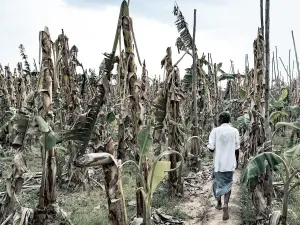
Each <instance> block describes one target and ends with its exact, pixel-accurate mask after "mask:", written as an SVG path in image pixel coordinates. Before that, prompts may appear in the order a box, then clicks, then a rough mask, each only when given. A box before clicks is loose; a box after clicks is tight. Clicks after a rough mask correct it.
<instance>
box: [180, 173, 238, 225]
mask: <svg viewBox="0 0 300 225" xmlns="http://www.w3.org/2000/svg"><path fill="white" fill-rule="evenodd" d="M210 171H211V170H210V169H208V168H207V169H206V170H204V171H203V172H200V173H198V174H196V177H197V178H196V179H195V180H193V181H190V182H189V181H188V180H187V181H186V183H185V184H186V186H185V189H186V190H185V200H184V202H183V207H184V209H185V210H184V211H185V213H186V214H187V215H188V216H189V217H190V218H189V219H188V220H186V221H185V222H184V224H186V225H196V224H197V225H221V224H230V225H240V224H242V222H241V218H240V207H239V202H240V193H239V191H240V190H239V183H240V176H241V171H240V170H236V171H235V173H234V178H233V186H232V193H231V197H230V202H229V216H230V218H229V220H228V221H223V220H222V215H223V211H222V210H217V209H215V204H216V201H215V199H214V197H213V194H212V180H211V172H210ZM195 183H196V184H195ZM222 201H223V198H222Z"/></svg>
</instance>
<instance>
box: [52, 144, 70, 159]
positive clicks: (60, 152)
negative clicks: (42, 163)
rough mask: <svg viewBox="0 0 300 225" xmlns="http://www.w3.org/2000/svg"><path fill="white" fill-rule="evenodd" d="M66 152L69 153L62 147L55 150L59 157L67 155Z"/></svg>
mask: <svg viewBox="0 0 300 225" xmlns="http://www.w3.org/2000/svg"><path fill="white" fill-rule="evenodd" d="M68 152H69V151H68V149H67V148H65V147H63V146H58V147H56V148H55V153H56V155H58V156H60V157H62V156H64V155H66V154H68Z"/></svg>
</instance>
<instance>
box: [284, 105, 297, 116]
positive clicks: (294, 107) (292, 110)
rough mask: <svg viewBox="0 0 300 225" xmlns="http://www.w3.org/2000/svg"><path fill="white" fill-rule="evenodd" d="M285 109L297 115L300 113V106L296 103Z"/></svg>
mask: <svg viewBox="0 0 300 225" xmlns="http://www.w3.org/2000/svg"><path fill="white" fill-rule="evenodd" d="M287 111H290V112H292V113H295V114H297V115H299V114H300V107H299V106H298V105H293V106H287Z"/></svg>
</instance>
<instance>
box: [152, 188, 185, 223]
mask: <svg viewBox="0 0 300 225" xmlns="http://www.w3.org/2000/svg"><path fill="white" fill-rule="evenodd" d="M180 202H181V199H180V198H178V197H171V196H170V195H169V193H168V190H167V189H166V187H165V186H164V184H160V185H159V186H158V188H157V190H156V192H155V193H154V195H153V202H152V207H154V208H156V209H159V208H160V209H161V210H162V211H164V212H166V213H167V214H169V215H171V216H173V217H174V218H176V219H181V220H184V219H187V218H188V217H189V216H188V215H187V214H186V213H184V212H183V211H182V210H181V209H180V208H179V207H178V206H179V204H180Z"/></svg>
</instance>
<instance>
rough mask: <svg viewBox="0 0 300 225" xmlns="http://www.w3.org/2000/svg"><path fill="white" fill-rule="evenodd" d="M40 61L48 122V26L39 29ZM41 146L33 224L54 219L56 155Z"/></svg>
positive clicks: (44, 114)
mask: <svg viewBox="0 0 300 225" xmlns="http://www.w3.org/2000/svg"><path fill="white" fill-rule="evenodd" d="M40 42H41V52H42V63H41V73H40V83H39V84H40V85H41V87H42V89H41V91H42V99H43V110H42V111H41V115H42V117H43V118H44V120H45V121H47V122H48V123H49V124H50V123H51V122H52V121H53V119H54V115H53V111H52V96H53V90H52V81H53V76H54V67H53V62H52V55H51V53H52V51H51V50H52V48H51V47H52V41H51V38H50V33H49V29H48V27H45V29H44V30H43V31H40ZM48 146H49V145H46V144H45V145H44V146H41V153H42V166H43V171H42V180H41V187H40V191H39V202H38V205H37V206H36V208H35V212H34V224H47V223H51V222H54V221H55V217H56V213H57V210H56V159H55V158H56V157H55V147H52V145H51V148H49V147H48Z"/></svg>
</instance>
